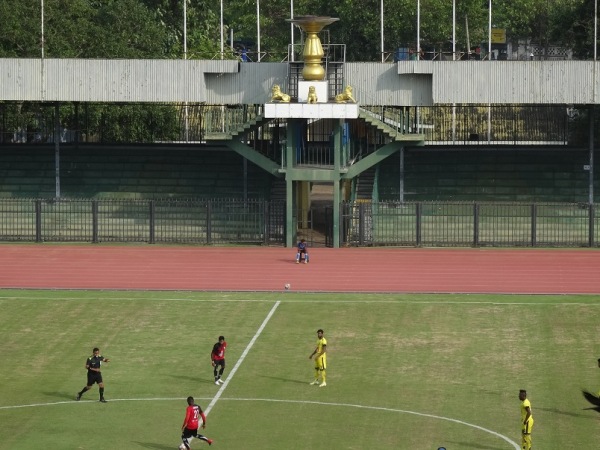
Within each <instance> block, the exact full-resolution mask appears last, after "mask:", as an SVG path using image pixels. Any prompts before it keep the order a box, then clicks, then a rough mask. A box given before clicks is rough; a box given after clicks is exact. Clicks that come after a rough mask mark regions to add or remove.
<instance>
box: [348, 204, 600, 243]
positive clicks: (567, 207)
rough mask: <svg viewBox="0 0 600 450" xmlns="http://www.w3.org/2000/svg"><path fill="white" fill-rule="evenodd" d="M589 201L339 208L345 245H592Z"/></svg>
mask: <svg viewBox="0 0 600 450" xmlns="http://www.w3.org/2000/svg"><path fill="white" fill-rule="evenodd" d="M595 210H596V208H595V205H588V204H578V203H532V204H524V203H496V202H493V203H492V202H490V203H457V202H404V203H399V202H379V203H369V202H355V203H346V204H344V205H343V207H342V211H341V218H342V219H341V222H342V223H341V226H340V230H341V233H342V235H341V236H340V237H341V239H340V241H341V242H342V243H343V244H345V245H350V246H383V245H394V246H423V247H441V246H446V247H468V246H473V247H484V246H497V247H597V246H598V243H597V239H596V236H598V232H599V231H600V218H599V217H597V215H596V213H595Z"/></svg>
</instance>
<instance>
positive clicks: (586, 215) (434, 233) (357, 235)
mask: <svg viewBox="0 0 600 450" xmlns="http://www.w3.org/2000/svg"><path fill="white" fill-rule="evenodd" d="M285 210H286V209H285V203H284V202H283V201H274V202H267V201H263V200H246V201H244V200H239V199H211V200H204V199H190V200H181V199H164V200H112V199H104V200H91V199H80V200H48V199H46V200H43V199H12V198H11V199H0V241H8V242H18V241H32V242H94V243H97V242H147V243H190V244H204V245H223V244H271V245H284V244H285V241H286V239H285V231H286V230H285V224H286V220H285ZM595 211H596V208H595V205H589V204H578V203H530V204H529V203H528V204H525V203H496V202H488V203H467V202H463V203H461V202H403V203H399V202H378V203H372V202H351V203H344V204H342V206H341V211H340V222H341V223H340V227H339V230H340V243H341V244H342V245H348V246H385V245H388V246H424V247H433V246H436V247H439V246H446V247H465V246H474V247H483V246H497V247H597V246H598V244H597V239H596V236H598V233H599V232H600V219H599V218H598V217H597V216H596V213H595ZM329 225H331V224H330V223H329ZM329 225H328V221H327V220H326V221H324V222H323V224H320V222H319V223H317V221H315V222H314V223H312V222H311V224H310V226H311V227H315V228H317V227H319V226H322V227H323V230H322V232H323V234H324V235H325V237H326V242H329V243H331V242H333V240H332V233H333V227H331V226H329ZM304 231H305V230H304Z"/></svg>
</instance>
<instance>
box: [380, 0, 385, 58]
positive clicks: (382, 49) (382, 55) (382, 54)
mask: <svg viewBox="0 0 600 450" xmlns="http://www.w3.org/2000/svg"><path fill="white" fill-rule="evenodd" d="M380 21H381V62H385V54H384V53H383V52H384V47H383V0H381V20H380Z"/></svg>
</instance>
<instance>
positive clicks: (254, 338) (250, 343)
mask: <svg viewBox="0 0 600 450" xmlns="http://www.w3.org/2000/svg"><path fill="white" fill-rule="evenodd" d="M280 303H281V302H280V301H277V302H276V303H275V304H274V305H273V307H272V308H271V311H269V314H267V317H265V320H263V323H262V324H261V325H260V327H259V328H258V330H257V331H256V333H255V334H254V336H253V337H252V339H251V340H250V342H249V343H248V345H247V346H246V348H245V349H244V352H243V353H242V356H240V359H238V360H237V362H236V363H235V366H234V368H233V369H232V370H231V372H229V376H228V377H227V379H226V380H225V383H223V384H222V385H221V388H220V389H219V391H218V392H217V394H216V395H215V397H214V398H213V399H212V401H211V402H210V404H209V405H208V407H207V408H206V409H205V410H204V414H206V415H207V416H208V413H209V412H210V410H211V409H212V408H213V406H215V404H216V403H217V401H219V398H221V394H223V391H224V390H225V388H226V387H227V385H228V384H229V380H231V379H232V378H233V376H234V375H235V373H236V372H237V370H238V368H239V367H240V366H241V365H242V363H243V362H244V359H246V355H248V352H249V351H250V349H251V348H252V346H254V343H255V342H256V340H257V339H258V337H259V336H260V334H261V333H262V331H263V330H264V329H265V327H266V326H267V323H268V322H269V320H270V319H271V317H272V316H273V314H275V311H276V310H277V307H278V306H279V304H280Z"/></svg>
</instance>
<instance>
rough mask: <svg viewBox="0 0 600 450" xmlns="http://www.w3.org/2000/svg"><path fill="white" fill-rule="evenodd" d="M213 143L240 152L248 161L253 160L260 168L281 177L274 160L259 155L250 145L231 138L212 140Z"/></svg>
mask: <svg viewBox="0 0 600 450" xmlns="http://www.w3.org/2000/svg"><path fill="white" fill-rule="evenodd" d="M214 143H215V144H216V145H219V144H221V145H224V146H226V147H229V148H230V149H231V150H233V151H234V152H236V153H238V154H240V155H241V156H243V157H244V158H245V159H247V160H248V161H251V162H253V163H254V164H256V165H257V166H258V167H260V168H261V169H263V170H265V171H266V172H269V173H270V174H271V175H275V176H276V177H281V174H280V173H279V165H278V164H277V163H276V162H275V161H273V160H271V159H269V158H267V157H266V156H263V155H261V154H260V153H258V152H257V151H256V150H254V149H253V148H252V147H249V146H247V145H246V144H244V143H242V142H240V141H233V140H230V141H214Z"/></svg>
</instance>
